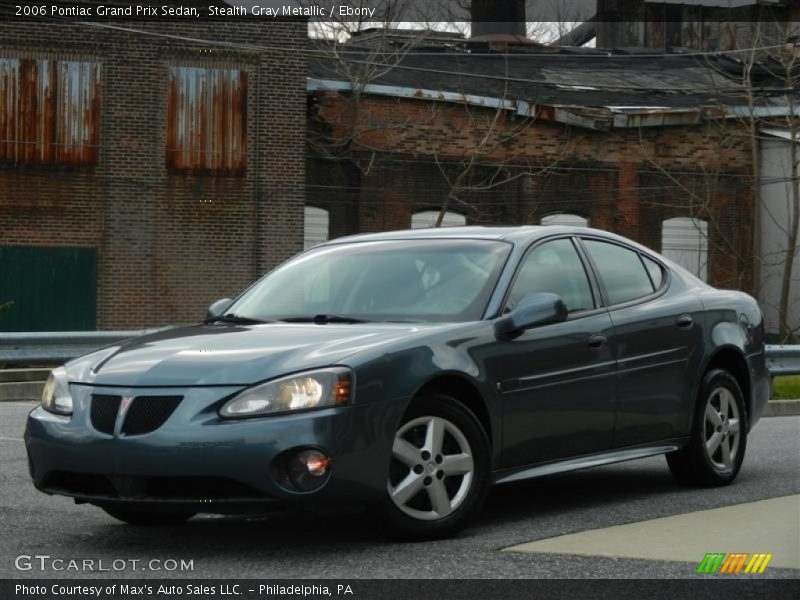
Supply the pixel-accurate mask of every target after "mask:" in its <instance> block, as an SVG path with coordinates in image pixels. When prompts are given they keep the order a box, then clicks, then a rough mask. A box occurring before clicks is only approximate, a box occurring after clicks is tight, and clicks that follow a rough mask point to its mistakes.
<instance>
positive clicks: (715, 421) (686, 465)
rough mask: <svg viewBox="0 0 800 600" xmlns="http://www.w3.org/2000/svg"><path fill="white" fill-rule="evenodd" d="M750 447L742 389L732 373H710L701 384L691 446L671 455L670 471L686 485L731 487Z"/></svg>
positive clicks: (716, 370) (720, 371) (668, 459)
mask: <svg viewBox="0 0 800 600" xmlns="http://www.w3.org/2000/svg"><path fill="white" fill-rule="evenodd" d="M746 447H747V410H746V408H745V404H744V396H743V394H742V390H741V389H740V388H739V384H738V383H737V381H736V379H735V378H734V377H733V375H731V374H730V373H729V372H728V371H726V370H724V369H715V370H713V371H710V372H709V373H707V374H706V375H705V377H704V378H703V382H702V384H701V385H700V393H699V395H698V401H697V406H696V407H695V414H694V422H693V423H692V434H691V441H690V442H689V445H688V446H686V447H685V448H682V449H681V450H678V451H677V452H672V453H670V454H668V455H667V464H668V465H669V468H670V471H672V474H673V475H674V476H675V478H676V479H677V480H678V481H679V482H680V483H684V484H689V485H701V486H709V487H711V486H721V485H728V484H729V483H731V482H732V481H733V480H734V479H735V478H736V475H737V474H738V473H739V469H741V467H742V461H744V453H745V449H746Z"/></svg>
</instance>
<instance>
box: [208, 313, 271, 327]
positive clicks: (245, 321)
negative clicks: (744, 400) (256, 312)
mask: <svg viewBox="0 0 800 600" xmlns="http://www.w3.org/2000/svg"><path fill="white" fill-rule="evenodd" d="M274 322H275V321H264V320H263V319H254V318H252V317H243V316H241V315H237V314H234V313H228V314H227V315H220V316H218V317H212V318H211V319H206V323H235V324H236V325H258V324H259V323H274Z"/></svg>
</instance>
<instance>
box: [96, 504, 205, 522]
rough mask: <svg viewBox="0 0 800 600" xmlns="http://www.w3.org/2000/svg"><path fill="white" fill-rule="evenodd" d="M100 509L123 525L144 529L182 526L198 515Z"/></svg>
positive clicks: (104, 507)
mask: <svg viewBox="0 0 800 600" xmlns="http://www.w3.org/2000/svg"><path fill="white" fill-rule="evenodd" d="M100 508H102V509H103V510H104V511H105V512H107V513H108V514H109V515H111V516H112V517H114V518H115V519H117V520H119V521H122V522H123V523H127V524H128V525H137V526H143V527H165V526H170V525H182V524H183V523H185V522H186V521H188V520H189V519H191V518H192V517H193V516H195V514H197V513H193V512H186V511H149V510H141V509H135V508H127V507H124V506H101V507H100Z"/></svg>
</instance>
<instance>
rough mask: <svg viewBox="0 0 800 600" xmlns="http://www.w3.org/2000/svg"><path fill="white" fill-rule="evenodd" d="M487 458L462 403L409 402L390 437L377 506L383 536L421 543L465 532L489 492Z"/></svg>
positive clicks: (479, 431) (480, 433) (438, 397)
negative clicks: (384, 482) (384, 481)
mask: <svg viewBox="0 0 800 600" xmlns="http://www.w3.org/2000/svg"><path fill="white" fill-rule="evenodd" d="M490 455H491V449H490V445H489V440H488V437H487V435H486V432H485V431H484V429H483V426H482V425H481V423H480V421H478V419H477V417H475V415H474V414H473V413H472V411H470V410H469V409H468V408H466V407H465V406H464V405H463V404H461V403H460V402H458V401H457V400H455V399H454V398H451V397H450V396H445V395H443V394H434V395H430V396H425V397H421V398H418V399H416V400H414V401H413V402H412V404H411V406H410V407H409V409H408V410H407V411H406V414H405V415H404V417H403V421H402V423H401V425H400V427H399V428H398V430H397V432H396V434H395V437H394V442H393V448H392V458H391V464H390V469H389V481H388V482H387V490H386V497H385V499H384V501H383V502H382V504H381V506H380V511H381V516H382V517H383V518H382V522H383V524H384V527H385V529H386V531H387V533H388V534H389V535H391V536H392V537H395V538H400V539H413V540H426V539H436V538H442V537H447V536H450V535H453V534H454V533H456V532H457V531H459V530H461V529H462V528H464V527H465V526H466V525H467V524H468V523H469V521H470V520H471V519H472V518H473V517H474V516H475V515H476V514H477V513H478V512H479V511H480V509H481V507H482V506H483V502H484V500H485V499H486V495H487V493H488V491H489V484H490V472H491V465H490Z"/></svg>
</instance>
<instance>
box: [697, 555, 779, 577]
mask: <svg viewBox="0 0 800 600" xmlns="http://www.w3.org/2000/svg"><path fill="white" fill-rule="evenodd" d="M770 560H772V554H763V553H755V554H750V553H749V552H733V553H730V554H726V553H725V552H708V553H706V555H705V557H704V558H703V560H702V561H700V564H699V565H698V566H697V573H698V574H699V575H713V574H720V575H723V574H724V575H740V574H751V575H754V574H758V573H763V572H764V571H765V570H766V568H767V565H768V564H769V561H770Z"/></svg>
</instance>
